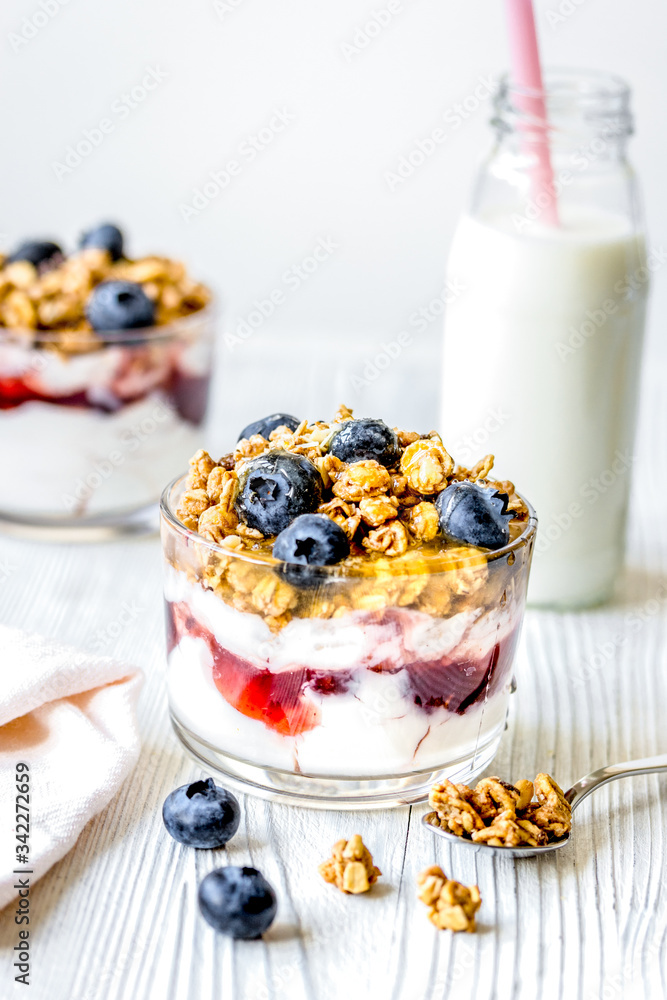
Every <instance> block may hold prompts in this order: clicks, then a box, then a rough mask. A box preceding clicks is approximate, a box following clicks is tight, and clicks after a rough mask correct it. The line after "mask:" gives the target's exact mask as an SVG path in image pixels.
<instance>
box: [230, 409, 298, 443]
mask: <svg viewBox="0 0 667 1000" xmlns="http://www.w3.org/2000/svg"><path fill="white" fill-rule="evenodd" d="M300 423H301V421H300V420H297V418H296V417H292V416H290V414H289V413H272V414H271V416H270V417H264V419H263V420H255V421H253V423H251V424H248V426H247V427H244V428H243V430H242V431H241V433H240V434H239V437H238V439H239V441H240V440H241V438H249V437H252V435H253V434H261V435H262V437H263V438H266V439H267V441H268V439H269V434H270V433H271V431H275V429H276V427H289V429H290V430H291V431H295V430H296V429H297V427H298V426H299V424H300Z"/></svg>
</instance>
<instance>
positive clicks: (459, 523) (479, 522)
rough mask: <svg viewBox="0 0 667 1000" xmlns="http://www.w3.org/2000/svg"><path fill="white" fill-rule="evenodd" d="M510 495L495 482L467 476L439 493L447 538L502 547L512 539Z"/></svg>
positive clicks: (482, 546) (436, 502)
mask: <svg viewBox="0 0 667 1000" xmlns="http://www.w3.org/2000/svg"><path fill="white" fill-rule="evenodd" d="M507 501H508V497H507V496H506V494H505V493H498V491H497V490H495V489H494V488H493V487H492V486H481V485H480V484H479V483H471V482H468V481H467V480H464V481H463V482H460V483H452V484H451V485H450V486H448V487H447V489H446V490H443V491H442V493H440V494H439V495H438V498H437V500H436V501H435V506H436V507H437V509H438V515H439V518H440V530H441V531H442V533H443V535H444V536H445V538H448V539H450V540H451V541H454V542H463V543H464V544H466V545H478V546H480V547H481V548H484V549H500V548H502V547H503V545H507V543H508V542H509V540H510V528H509V522H510V521H511V520H512V515H511V514H508V513H507Z"/></svg>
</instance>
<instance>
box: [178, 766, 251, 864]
mask: <svg viewBox="0 0 667 1000" xmlns="http://www.w3.org/2000/svg"><path fill="white" fill-rule="evenodd" d="M162 819H163V820H164V825H165V827H166V828H167V833H169V834H171V836H172V837H173V838H174V840H178V842H179V843H181V844H185V846H186V847H203V848H210V847H222V845H223V844H226V843H227V841H228V840H231V838H232V837H233V836H234V834H235V833H236V831H237V830H238V828H239V823H240V822H241V809H240V807H239V804H238V801H237V799H236V798H235V796H233V795H232V793H231V792H228V791H227V790H226V789H225V788H220V787H219V786H218V785H216V784H215V783H214V781H213V778H207V779H206V780H205V781H195V782H194V783H193V784H191V785H181V787H180V788H176V789H175V790H174V791H173V792H171V793H170V794H169V795H168V796H167V798H166V799H165V800H164V805H163V806H162Z"/></svg>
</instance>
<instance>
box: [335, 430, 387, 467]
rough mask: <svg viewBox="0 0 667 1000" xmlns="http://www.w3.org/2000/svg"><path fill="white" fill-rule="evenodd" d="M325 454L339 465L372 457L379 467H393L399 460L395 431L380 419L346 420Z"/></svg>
mask: <svg viewBox="0 0 667 1000" xmlns="http://www.w3.org/2000/svg"><path fill="white" fill-rule="evenodd" d="M329 452H330V453H331V454H332V455H335V457H336V458H340V460H341V462H363V461H366V460H368V459H372V458H374V459H375V461H376V462H379V463H380V465H386V466H391V465H395V464H396V463H397V462H398V460H399V458H400V457H401V449H400V448H399V444H398V438H397V436H396V432H395V431H393V430H392V429H391V427H387V425H386V424H385V422H384V421H383V420H371V419H368V418H363V419H362V420H346V421H345V423H344V424H343V426H342V427H341V429H340V430H339V431H338V432H337V433H336V434H334V436H333V437H332V439H331V443H330V445H329Z"/></svg>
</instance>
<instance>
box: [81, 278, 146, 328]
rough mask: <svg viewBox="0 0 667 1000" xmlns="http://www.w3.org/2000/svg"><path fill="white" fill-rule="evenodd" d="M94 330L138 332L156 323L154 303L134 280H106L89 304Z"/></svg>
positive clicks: (87, 311)
mask: <svg viewBox="0 0 667 1000" xmlns="http://www.w3.org/2000/svg"><path fill="white" fill-rule="evenodd" d="M86 316H87V317H88V320H89V322H90V325H91V326H92V328H93V330H136V329H138V328H139V327H143V326H153V324H154V323H155V304H154V303H153V302H152V301H151V300H150V299H149V298H148V296H147V295H146V293H145V291H144V290H143V288H142V287H141V285H138V284H137V283H136V282H134V281H103V282H102V283H101V284H99V285H97V287H96V288H93V290H92V292H91V293H90V298H89V299H88V304H87V305H86Z"/></svg>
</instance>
